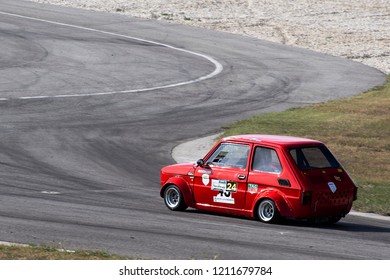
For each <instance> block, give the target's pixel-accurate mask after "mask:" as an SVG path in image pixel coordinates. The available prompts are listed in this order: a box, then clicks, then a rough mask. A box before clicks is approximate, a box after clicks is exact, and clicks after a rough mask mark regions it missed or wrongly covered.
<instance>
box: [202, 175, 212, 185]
mask: <svg viewBox="0 0 390 280" xmlns="http://www.w3.org/2000/svg"><path fill="white" fill-rule="evenodd" d="M202 183H203V185H205V186H207V185H208V184H209V183H210V176H209V174H203V175H202Z"/></svg>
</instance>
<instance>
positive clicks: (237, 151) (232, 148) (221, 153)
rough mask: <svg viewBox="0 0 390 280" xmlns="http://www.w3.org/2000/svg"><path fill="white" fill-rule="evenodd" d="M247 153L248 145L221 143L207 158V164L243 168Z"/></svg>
mask: <svg viewBox="0 0 390 280" xmlns="http://www.w3.org/2000/svg"><path fill="white" fill-rule="evenodd" d="M248 154H249V146H248V145H241V144H231V143H222V144H221V145H220V146H219V147H218V148H217V150H216V151H215V152H214V153H213V154H212V155H211V156H210V158H209V159H208V160H207V164H209V165H216V166H224V167H233V168H245V167H246V164H247V162H248Z"/></svg>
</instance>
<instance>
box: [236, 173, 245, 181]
mask: <svg viewBox="0 0 390 280" xmlns="http://www.w3.org/2000/svg"><path fill="white" fill-rule="evenodd" d="M237 177H238V179H240V180H244V179H245V178H246V176H245V175H241V174H239V175H238V176H237Z"/></svg>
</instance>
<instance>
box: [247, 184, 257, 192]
mask: <svg viewBox="0 0 390 280" xmlns="http://www.w3.org/2000/svg"><path fill="white" fill-rule="evenodd" d="M258 189H259V185H257V184H248V192H250V193H256V192H257V190H258Z"/></svg>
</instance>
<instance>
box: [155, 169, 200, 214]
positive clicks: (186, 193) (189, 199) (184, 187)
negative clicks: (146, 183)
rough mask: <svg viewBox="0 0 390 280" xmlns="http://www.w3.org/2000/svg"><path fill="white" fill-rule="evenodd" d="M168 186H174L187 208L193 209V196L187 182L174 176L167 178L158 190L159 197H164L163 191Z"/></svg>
mask: <svg viewBox="0 0 390 280" xmlns="http://www.w3.org/2000/svg"><path fill="white" fill-rule="evenodd" d="M169 185H175V186H177V187H178V188H179V189H180V191H181V193H182V194H183V197H184V201H185V203H186V204H187V206H188V207H192V208H194V207H195V201H194V195H193V193H192V189H191V188H190V186H189V184H188V182H187V181H186V180H185V179H184V178H183V177H181V176H175V177H171V178H169V179H168V180H167V181H166V182H165V184H164V186H163V187H162V188H161V190H160V196H161V197H163V196H164V191H165V189H166V188H167V186H169Z"/></svg>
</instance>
